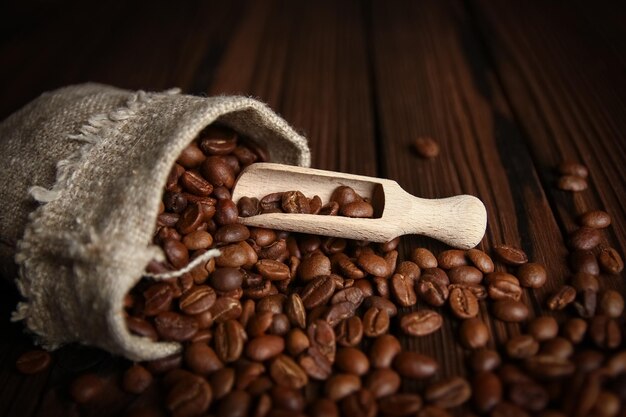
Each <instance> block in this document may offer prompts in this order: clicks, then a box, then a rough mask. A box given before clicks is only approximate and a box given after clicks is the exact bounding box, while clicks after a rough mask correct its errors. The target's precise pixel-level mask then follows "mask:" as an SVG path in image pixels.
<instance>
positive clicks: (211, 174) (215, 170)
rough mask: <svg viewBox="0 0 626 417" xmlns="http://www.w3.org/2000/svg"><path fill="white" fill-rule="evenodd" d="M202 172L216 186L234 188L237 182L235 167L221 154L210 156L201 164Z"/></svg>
mask: <svg viewBox="0 0 626 417" xmlns="http://www.w3.org/2000/svg"><path fill="white" fill-rule="evenodd" d="M200 146H201V147H202V145H200ZM200 172H201V173H202V175H203V176H204V178H206V179H207V180H208V181H209V182H210V183H211V184H212V185H213V186H214V187H220V186H224V187H226V188H232V186H233V184H234V183H235V173H234V171H233V169H232V168H231V167H230V166H229V165H228V163H227V162H226V161H225V160H224V159H223V158H221V157H219V156H209V157H208V158H207V159H206V160H205V161H204V162H203V163H202V165H201V166H200Z"/></svg>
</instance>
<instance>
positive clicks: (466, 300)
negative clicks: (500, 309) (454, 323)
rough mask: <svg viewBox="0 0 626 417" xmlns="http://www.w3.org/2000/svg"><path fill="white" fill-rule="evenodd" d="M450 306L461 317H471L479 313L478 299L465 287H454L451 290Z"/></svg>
mask: <svg viewBox="0 0 626 417" xmlns="http://www.w3.org/2000/svg"><path fill="white" fill-rule="evenodd" d="M450 308H451V309H452V313H453V314H454V315H455V316H456V317H458V318H460V319H469V318H472V317H476V316H477V315H478V300H477V299H476V296H474V294H473V293H472V292H471V291H470V290H468V289H465V288H454V289H452V291H450Z"/></svg>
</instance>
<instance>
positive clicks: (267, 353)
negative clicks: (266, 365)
mask: <svg viewBox="0 0 626 417" xmlns="http://www.w3.org/2000/svg"><path fill="white" fill-rule="evenodd" d="M283 350H285V339H284V338H282V337H280V336H274V335H264V336H258V337H255V338H254V339H251V340H249V341H248V343H247V344H246V355H247V356H248V357H249V358H250V359H252V360H255V361H259V362H263V361H266V360H268V359H270V358H273V357H275V356H277V355H279V354H280V353H282V352H283Z"/></svg>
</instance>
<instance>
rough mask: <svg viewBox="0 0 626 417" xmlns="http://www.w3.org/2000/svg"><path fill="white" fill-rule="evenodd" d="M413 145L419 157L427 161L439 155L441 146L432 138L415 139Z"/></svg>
mask: <svg viewBox="0 0 626 417" xmlns="http://www.w3.org/2000/svg"><path fill="white" fill-rule="evenodd" d="M411 145H412V146H413V150H414V151H415V152H416V153H417V155H418V156H420V157H422V158H426V159H430V158H435V157H436V156H437V155H439V144H438V143H437V142H436V141H435V140H434V139H433V138H430V137H427V136H421V137H418V138H415V139H413V141H412V143H411Z"/></svg>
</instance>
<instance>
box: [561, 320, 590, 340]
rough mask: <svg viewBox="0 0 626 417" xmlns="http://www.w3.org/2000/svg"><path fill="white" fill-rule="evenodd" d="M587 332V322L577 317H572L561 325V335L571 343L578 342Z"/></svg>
mask: <svg viewBox="0 0 626 417" xmlns="http://www.w3.org/2000/svg"><path fill="white" fill-rule="evenodd" d="M586 333H587V322H586V321H585V320H583V319H580V318H578V317H573V318H571V319H569V320H568V321H566V322H565V324H564V325H563V336H565V337H566V338H567V339H568V340H569V341H570V342H572V343H575V344H576V343H580V342H581V341H582V340H583V339H584V337H585V334H586Z"/></svg>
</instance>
